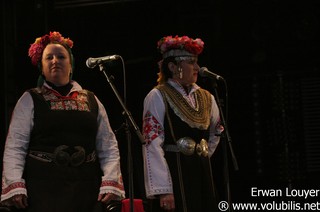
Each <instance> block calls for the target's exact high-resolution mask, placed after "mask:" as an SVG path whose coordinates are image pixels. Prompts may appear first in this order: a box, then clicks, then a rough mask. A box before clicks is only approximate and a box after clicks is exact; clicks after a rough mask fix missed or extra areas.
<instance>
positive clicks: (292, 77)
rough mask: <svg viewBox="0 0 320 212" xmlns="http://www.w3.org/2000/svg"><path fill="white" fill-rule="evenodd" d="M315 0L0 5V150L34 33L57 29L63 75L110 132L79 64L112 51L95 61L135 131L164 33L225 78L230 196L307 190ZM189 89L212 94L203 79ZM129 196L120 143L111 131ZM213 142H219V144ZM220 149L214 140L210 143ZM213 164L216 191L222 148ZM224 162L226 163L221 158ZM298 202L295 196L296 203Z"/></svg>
mask: <svg viewBox="0 0 320 212" xmlns="http://www.w3.org/2000/svg"><path fill="white" fill-rule="evenodd" d="M317 2H318V1H301V0H299V1H282V0H242V1H227V0H210V1H207V0H197V1H188V0H187V1H184V0H176V1H170V0H163V1H157V0H154V1H150V0H140V1H139V0H131V1H130V0H127V1H125V0H113V1H112V0H109V1H108V0H105V1H103V0H100V1H99V0H69V1H68V0H51V1H45V0H28V1H25V0H11V1H5V0H2V1H1V24H2V25H1V35H0V36H1V37H0V40H1V57H0V60H1V83H0V85H1V103H0V104H1V108H0V109H1V110H0V111H1V132H0V135H1V148H3V145H4V142H5V137H6V136H5V135H6V132H7V129H8V124H9V120H10V116H11V112H12V109H13V107H14V105H15V103H16V101H17V99H18V98H19V97H20V96H21V94H22V92H23V91H24V90H26V89H28V88H30V87H34V86H35V85H36V80H37V77H38V74H39V73H38V72H37V70H36V69H35V68H34V67H32V65H31V62H30V60H29V58H28V56H27V52H28V48H29V45H30V44H31V43H33V42H34V40H35V38H36V37H39V36H42V35H43V34H45V33H48V32H49V31H59V32H61V34H62V35H63V36H65V37H70V38H71V39H72V40H73V41H74V44H75V45H74V48H73V53H74V56H75V66H76V70H75V73H74V79H75V80H76V81H78V82H79V83H80V84H81V85H82V86H83V87H84V88H87V89H89V90H92V91H94V92H95V94H96V95H97V96H98V97H99V98H100V100H101V101H102V103H103V104H104V105H105V107H106V110H107V112H108V114H109V118H110V122H111V125H112V127H113V129H114V130H116V129H118V128H119V127H120V126H121V124H122V123H123V122H124V117H123V115H122V108H121V107H120V104H119V103H118V100H117V99H116V98H115V95H114V94H113V92H112V90H111V88H110V86H109V84H108V82H107V81H106V78H105V77H104V75H103V74H102V73H101V72H100V71H99V70H98V68H95V69H88V68H87V67H86V65H85V61H86V59H87V58H88V57H100V56H105V55H113V54H118V55H121V56H122V57H123V59H124V62H125V74H126V82H127V83H126V84H125V85H124V79H123V76H124V74H123V73H124V72H123V69H122V64H121V61H120V60H117V61H113V62H112V63H108V64H106V67H107V73H108V74H110V75H112V76H114V82H115V85H116V87H117V89H118V90H119V93H120V94H121V95H122V97H123V98H124V94H123V93H124V91H126V98H125V101H126V104H127V107H128V109H129V111H130V112H131V113H132V115H133V118H134V120H135V121H136V123H137V124H138V126H139V127H140V128H141V118H142V106H143V99H144V96H145V95H146V94H147V93H148V91H149V90H150V89H151V88H152V87H153V86H155V85H156V79H157V71H158V70H157V62H158V60H159V59H160V55H159V53H158V52H157V50H156V44H157V41H158V40H159V39H160V38H161V37H163V36H166V35H173V36H174V35H188V36H190V37H200V38H202V39H203V40H204V42H205V50H204V52H203V54H202V55H201V56H200V57H199V65H200V66H206V67H208V69H209V70H211V71H212V72H215V73H217V74H219V75H221V76H223V77H224V78H225V79H226V82H227V85H228V96H227V97H226V89H225V87H224V85H223V84H222V83H221V82H218V90H219V92H220V95H219V96H220V99H221V102H222V103H223V110H224V114H225V115H226V117H227V123H228V125H229V132H230V135H231V137H232V143H231V144H232V147H233V150H234V152H235V156H236V159H237V162H238V165H239V171H234V170H233V165H232V163H229V174H230V188H231V195H232V200H233V201H234V202H240V201H243V200H248V201H249V200H250V201H251V202H254V201H257V200H256V199H255V198H254V197H252V195H251V193H250V191H251V188H253V187H258V188H260V189H277V188H280V189H282V188H285V187H289V188H313V189H318V188H319V184H318V183H316V179H317V178H318V177H319V173H320V110H319V108H320V77H319V68H320V67H319V58H320V51H319V50H320V48H319V47H320V46H319V41H320V39H319V38H320V34H319V21H320V17H319V14H320V13H319V9H320V6H319V3H317ZM199 84H201V85H202V86H204V87H205V88H207V89H208V90H210V91H211V92H213V89H212V83H211V82H210V80H208V79H203V78H201V77H200V78H199ZM117 137H118V140H119V147H120V152H121V158H122V168H123V175H124V180H125V184H126V189H128V167H127V164H128V163H127V152H128V150H127V149H128V148H127V147H128V143H127V140H126V138H125V133H124V131H119V133H118V134H117ZM222 142H226V139H223V140H222ZM131 145H132V154H133V165H134V185H135V187H134V193H135V197H136V198H140V197H143V193H144V191H143V174H142V172H143V170H142V161H141V145H140V141H139V140H138V139H137V137H136V135H135V133H134V132H133V131H132V141H131ZM220 146H221V145H220ZM220 146H219V148H218V150H217V152H216V156H215V158H214V160H213V164H214V167H213V169H214V174H215V176H216V184H217V185H218V188H219V191H220V193H221V195H222V197H223V196H224V195H225V193H224V188H225V185H224V180H223V179H224V177H223V172H222V168H223V163H222V159H223V157H222V155H223V152H222V150H221V147H220ZM228 159H229V162H230V161H231V157H230V154H228ZM297 201H299V199H298V200H297Z"/></svg>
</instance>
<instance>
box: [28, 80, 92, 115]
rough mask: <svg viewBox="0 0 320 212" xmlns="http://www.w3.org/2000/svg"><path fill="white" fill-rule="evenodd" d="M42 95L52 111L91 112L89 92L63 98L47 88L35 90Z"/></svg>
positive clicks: (83, 91)
mask: <svg viewBox="0 0 320 212" xmlns="http://www.w3.org/2000/svg"><path fill="white" fill-rule="evenodd" d="M34 90H35V91H36V92H37V93H38V94H40V95H42V96H43V98H44V99H45V101H46V102H47V103H48V105H49V107H50V109H51V110H78V111H88V112H90V107H89V100H88V91H87V90H81V91H77V92H74V93H72V95H71V96H67V97H65V96H61V95H59V94H58V93H56V92H54V91H53V90H51V89H48V88H46V87H44V86H43V87H41V88H36V89H34Z"/></svg>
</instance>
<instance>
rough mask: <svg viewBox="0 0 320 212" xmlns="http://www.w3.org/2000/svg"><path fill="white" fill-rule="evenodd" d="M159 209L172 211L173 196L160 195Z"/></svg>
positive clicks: (173, 206)
mask: <svg viewBox="0 0 320 212" xmlns="http://www.w3.org/2000/svg"><path fill="white" fill-rule="evenodd" d="M160 207H161V208H163V209H164V210H166V211H174V209H175V204H174V196H173V194H161V195H160Z"/></svg>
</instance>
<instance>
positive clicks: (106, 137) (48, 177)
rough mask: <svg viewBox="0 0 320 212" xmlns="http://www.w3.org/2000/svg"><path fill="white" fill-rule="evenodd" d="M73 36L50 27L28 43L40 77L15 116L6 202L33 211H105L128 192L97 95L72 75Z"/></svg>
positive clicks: (7, 155) (9, 145) (7, 153)
mask: <svg viewBox="0 0 320 212" xmlns="http://www.w3.org/2000/svg"><path fill="white" fill-rule="evenodd" d="M72 46H73V42H72V40H70V39H69V38H64V37H63V36H62V35H61V34H60V33H59V32H50V33H49V34H46V35H44V36H42V37H39V38H37V39H36V40H35V42H34V43H33V44H31V46H30V48H29V56H30V58H31V62H32V64H33V65H35V66H36V67H38V69H39V70H40V72H41V74H40V77H39V79H38V85H37V87H36V88H32V89H29V90H27V91H25V92H24V93H23V95H22V96H21V97H20V99H19V100H18V102H17V104H16V106H15V108H14V111H13V113H12V118H11V123H10V126H9V130H8V135H7V139H6V144H5V150H4V157H3V178H2V194H1V204H3V205H7V206H11V207H12V208H13V209H14V208H17V209H19V211H32V212H44V211H45V212H75V211H77V212H81V211H82V212H98V211H99V212H102V211H104V209H103V206H104V205H105V203H107V202H109V201H110V200H115V199H118V200H121V199H123V198H124V197H125V191H124V187H123V182H122V174H121V170H120V155H119V149H118V143H117V140H116V137H115V135H114V133H113V131H112V129H111V127H110V123H109V120H108V115H107V113H106V110H105V108H104V106H103V105H102V103H101V102H100V101H99V100H98V98H97V97H96V96H95V95H94V94H93V92H90V91H88V90H85V89H83V88H82V87H81V86H80V85H79V84H78V83H77V82H76V81H74V80H72V73H73V71H74V68H73V56H72V52H71V48H72Z"/></svg>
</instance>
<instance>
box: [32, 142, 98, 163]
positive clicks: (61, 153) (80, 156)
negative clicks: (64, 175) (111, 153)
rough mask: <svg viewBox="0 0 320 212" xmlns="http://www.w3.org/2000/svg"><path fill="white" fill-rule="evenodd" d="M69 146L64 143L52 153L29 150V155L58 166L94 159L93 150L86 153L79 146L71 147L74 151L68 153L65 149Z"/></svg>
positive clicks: (92, 160)
mask: <svg viewBox="0 0 320 212" xmlns="http://www.w3.org/2000/svg"><path fill="white" fill-rule="evenodd" d="M70 148H71V147H69V146H66V145H61V146H58V147H57V148H56V149H55V151H54V152H53V153H49V152H42V151H35V150H30V151H29V154H28V155H29V156H30V157H31V158H34V159H36V160H39V161H42V162H48V163H50V162H54V163H56V164H57V165H59V166H67V165H71V166H79V165H81V164H83V163H89V162H94V161H95V160H96V152H95V151H93V152H91V153H90V154H88V155H86V152H85V149H84V148H83V147H81V146H75V147H73V150H74V152H73V153H72V154H70V153H69V152H67V151H66V150H67V149H70Z"/></svg>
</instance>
